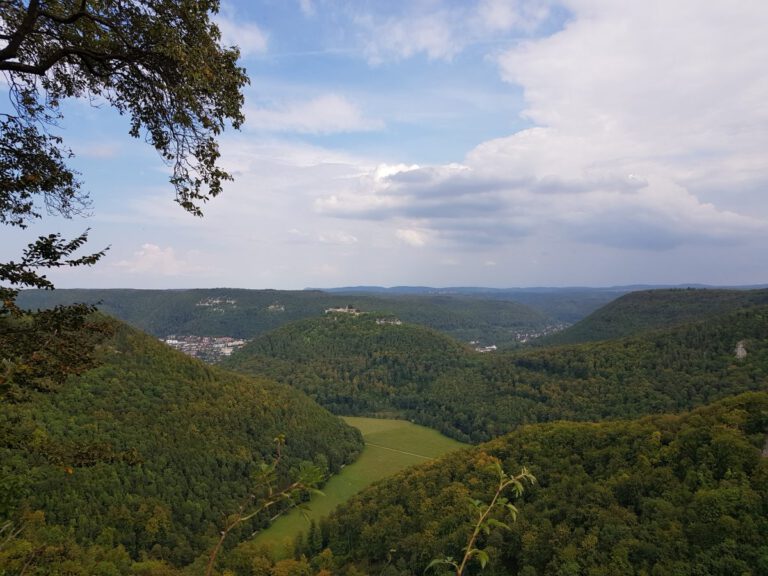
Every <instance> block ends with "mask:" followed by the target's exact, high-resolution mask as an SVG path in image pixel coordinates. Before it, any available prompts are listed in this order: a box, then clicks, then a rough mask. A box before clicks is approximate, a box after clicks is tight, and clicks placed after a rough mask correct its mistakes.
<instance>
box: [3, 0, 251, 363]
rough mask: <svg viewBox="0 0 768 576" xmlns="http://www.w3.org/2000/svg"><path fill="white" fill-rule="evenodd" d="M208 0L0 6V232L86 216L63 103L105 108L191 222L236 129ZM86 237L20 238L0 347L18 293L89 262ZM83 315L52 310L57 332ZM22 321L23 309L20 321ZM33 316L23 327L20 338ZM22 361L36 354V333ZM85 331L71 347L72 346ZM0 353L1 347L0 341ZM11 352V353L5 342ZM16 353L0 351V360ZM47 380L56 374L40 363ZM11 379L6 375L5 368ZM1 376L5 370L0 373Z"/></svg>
mask: <svg viewBox="0 0 768 576" xmlns="http://www.w3.org/2000/svg"><path fill="white" fill-rule="evenodd" d="M218 8H219V2H218V0H130V1H128V0H115V1H106V2H102V1H98V0H6V1H3V2H1V3H0V73H2V75H3V80H4V82H3V84H4V86H6V87H7V93H8V98H9V101H10V106H8V107H7V108H4V109H3V110H2V111H0V225H2V226H10V227H14V228H22V229H23V228H26V227H27V226H28V225H29V224H30V223H31V222H32V221H34V220H37V219H40V218H42V217H43V214H44V213H45V212H47V213H49V214H53V215H60V216H64V217H65V218H71V217H72V216H75V215H79V214H83V213H85V212H87V210H88V208H89V199H88V194H87V193H85V192H84V191H83V190H82V187H81V182H80V180H79V178H78V174H77V173H76V172H75V171H74V170H73V169H72V168H70V166H69V165H68V162H67V161H68V159H69V158H70V157H71V156H72V152H71V150H70V149H69V148H68V147H67V146H66V144H65V142H64V140H63V138H62V136H61V134H60V132H59V130H58V126H57V123H58V121H59V120H60V119H61V118H62V103H63V102H64V101H65V100H67V99H71V98H80V99H88V100H90V101H91V102H92V103H94V104H97V105H98V104H101V103H107V104H109V105H110V106H111V107H113V108H114V109H116V110H117V111H118V112H119V113H120V114H122V115H125V116H127V117H128V118H129V121H130V129H129V133H130V135H131V136H133V137H134V138H139V137H141V138H144V140H146V141H147V142H148V143H149V144H150V145H152V146H153V147H154V148H155V149H156V150H157V151H158V153H159V154H160V156H161V158H162V159H163V161H165V162H166V163H167V164H168V166H169V167H170V169H171V178H170V183H171V185H172V187H173V189H174V190H175V194H176V201H177V202H178V203H179V204H180V205H181V206H182V208H184V209H185V210H187V211H188V212H191V213H193V214H196V215H200V214H201V208H200V205H201V203H203V202H205V201H207V200H208V199H209V198H212V197H214V196H216V195H218V194H219V193H220V192H221V189H222V184H223V182H224V181H226V180H228V179H230V176H229V174H227V172H225V171H224V170H223V169H222V168H221V167H220V165H219V156H220V154H219V147H218V142H217V138H218V136H219V135H220V134H221V132H222V130H223V129H224V128H225V126H226V125H227V124H228V123H231V124H232V125H233V126H234V127H236V128H237V127H239V126H240V124H241V123H242V122H243V115H242V112H241V107H242V103H243V97H242V88H243V86H244V85H245V83H246V82H247V78H246V76H245V71H244V70H243V69H242V68H240V67H239V66H238V65H237V58H238V54H239V53H238V50H237V48H234V47H232V48H227V47H223V46H221V35H220V32H219V30H218V28H217V27H216V25H215V24H214V23H213V21H212V19H211V17H212V15H213V14H215V13H216V12H217V11H218ZM86 238H87V231H86V232H84V233H83V234H82V235H80V236H78V237H76V238H74V239H69V240H68V239H65V238H63V237H62V236H61V235H60V234H58V233H52V234H49V235H46V236H40V237H39V238H37V239H36V240H33V241H32V242H30V243H29V244H28V246H27V248H26V250H25V251H24V253H23V254H22V255H21V257H20V258H19V259H18V260H12V261H9V262H2V263H0V339H2V338H4V337H7V334H9V333H13V331H14V330H15V329H16V328H17V326H15V325H13V324H15V323H17V320H18V318H19V316H20V315H23V314H25V313H23V312H22V311H20V310H19V308H18V307H17V306H16V303H15V300H16V296H17V294H18V289H19V288H24V287H33V288H43V289H50V288H53V285H52V284H51V282H50V280H48V278H47V277H46V275H45V271H46V270H47V269H51V268H56V267H61V266H69V267H72V266H83V265H92V264H94V263H96V262H97V261H98V260H99V259H100V258H101V257H102V256H103V254H104V251H103V250H101V251H97V252H94V253H91V254H86V255H80V256H78V255H76V254H75V252H76V251H77V250H78V249H80V248H81V247H82V245H83V244H84V243H85V241H86ZM91 311H92V309H91V308H89V307H82V306H70V307H60V308H57V309H55V310H54V311H53V312H51V313H49V314H48V315H47V317H46V318H45V320H44V322H45V323H46V324H51V322H52V321H54V320H55V319H57V318H59V319H60V322H61V324H62V328H63V329H65V330H66V329H69V328H71V325H72V319H73V317H74V316H77V315H78V314H79V315H80V316H81V318H82V320H81V321H84V318H85V316H87V314H89V313H90V312H91ZM26 314H27V315H28V314H29V313H26ZM35 322H36V321H35V320H34V319H33V320H29V319H28V318H27V319H26V320H25V323H26V327H25V329H26V330H27V331H28V330H29V328H30V327H31V326H34V324H35ZM39 336H40V337H39V338H38V339H37V341H33V342H31V347H29V348H27V349H25V350H23V351H22V352H21V354H22V359H21V361H20V362H21V364H22V365H23V364H24V363H25V362H24V358H26V357H31V356H34V354H36V353H37V352H39V350H40V348H41V346H42V343H43V341H44V339H45V337H46V335H45V334H42V333H41V334H40V335H39ZM87 342H88V337H87V335H86V337H85V338H83V339H82V340H81V341H80V343H79V344H80V345H81V346H84V345H86V344H87ZM0 345H2V341H0ZM17 348H18V346H17ZM11 353H13V354H18V350H13V351H11V352H10V353H9V351H8V350H7V349H6V348H4V347H0V360H2V361H3V362H5V363H8V362H11V363H14V362H17V359H16V357H15V356H14V357H10V354H11ZM51 368H52V371H51V376H52V377H53V378H60V377H61V376H62V373H61V372H59V373H57V372H56V371H55V367H54V366H51ZM14 371H15V372H18V370H16V369H14ZM7 373H8V370H7V369H6V374H7Z"/></svg>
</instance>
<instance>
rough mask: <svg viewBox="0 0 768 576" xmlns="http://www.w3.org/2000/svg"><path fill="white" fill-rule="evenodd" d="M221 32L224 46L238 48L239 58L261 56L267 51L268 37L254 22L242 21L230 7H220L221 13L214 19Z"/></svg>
mask: <svg viewBox="0 0 768 576" xmlns="http://www.w3.org/2000/svg"><path fill="white" fill-rule="evenodd" d="M214 22H216V25H217V26H218V27H219V30H220V31H221V41H222V43H223V44H224V45H225V46H237V47H238V48H240V56H244V57H245V56H250V55H253V54H263V53H264V52H266V51H267V45H268V43H269V35H268V34H267V33H266V32H265V31H263V30H262V29H261V28H260V27H259V25H258V24H256V23H255V22H247V21H242V20H241V19H240V17H239V16H238V15H237V14H236V13H235V10H234V8H233V7H232V6H230V5H228V4H224V5H222V9H221V12H220V13H219V14H217V15H216V16H215V17H214Z"/></svg>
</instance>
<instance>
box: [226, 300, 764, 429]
mask: <svg viewBox="0 0 768 576" xmlns="http://www.w3.org/2000/svg"><path fill="white" fill-rule="evenodd" d="M375 319H376V317H375V316H367V315H363V316H360V317H351V316H349V317H338V316H328V317H322V318H317V319H315V320H311V321H302V322H300V323H297V324H293V325H290V326H286V327H284V328H282V329H280V330H277V331H275V332H273V333H271V334H269V335H266V336H263V337H261V338H259V339H256V340H255V341H253V342H252V343H251V344H250V345H249V346H247V347H245V348H243V349H242V350H240V351H239V352H238V353H236V354H235V355H233V356H232V358H231V359H230V360H229V361H228V362H227V366H230V367H232V368H235V369H239V370H242V371H245V372H246V373H250V374H257V375H266V376H268V377H271V378H275V379H277V380H279V381H282V382H285V383H287V384H290V385H292V386H294V387H296V388H299V389H301V390H304V391H305V392H307V393H308V394H309V395H310V396H312V397H313V398H315V399H316V400H317V401H318V402H319V403H321V404H323V405H324V406H326V407H328V408H329V409H330V410H332V411H334V412H336V413H339V414H347V415H368V414H375V413H384V414H397V415H399V416H401V417H405V418H408V419H412V420H414V421H416V422H418V423H420V424H424V425H426V426H430V427H433V428H435V429H437V430H440V431H441V432H443V433H445V434H447V435H449V436H452V437H455V438H458V439H460V440H464V441H474V442H478V441H483V440H488V439H490V438H492V437H494V436H498V435H500V434H502V433H505V432H508V431H510V430H512V429H513V428H514V427H515V426H517V425H519V424H524V423H532V422H543V421H550V420H556V419H571V420H602V419H611V418H627V417H636V416H640V415H644V414H652V413H663V412H677V411H681V410H686V409H689V408H692V407H695V406H699V405H702V404H705V403H707V402H711V401H713V400H716V399H719V398H723V397H726V396H729V395H735V394H739V393H741V392H745V391H748V390H764V389H766V387H767V386H768V306H763V307H750V308H746V309H744V310H739V311H737V312H734V313H731V314H727V315H723V316H719V317H716V318H712V319H709V320H707V321H703V322H695V323H690V324H686V325H683V326H678V327H675V328H670V329H665V330H660V331H656V332H653V333H648V334H644V335H641V336H637V337H633V338H625V339H618V340H613V341H605V342H597V343H587V344H579V345H571V346H563V347H558V348H549V349H534V350H528V351H519V352H509V353H494V354H480V353H477V352H474V351H473V350H470V349H468V348H466V347H463V346H461V345H460V344H458V343H456V342H453V341H451V340H450V339H447V338H445V337H444V336H442V335H439V334H436V333H434V332H432V331H429V330H426V329H424V328H421V327H418V326H409V325H407V324H402V325H392V324H377V323H376V321H375ZM739 343H741V347H740V346H739ZM737 348H743V350H744V352H746V355H745V356H744V357H742V358H738V357H737V353H736V350H737Z"/></svg>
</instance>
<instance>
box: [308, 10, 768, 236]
mask: <svg viewBox="0 0 768 576" xmlns="http://www.w3.org/2000/svg"><path fill="white" fill-rule="evenodd" d="M512 6H513V3H511V2H501V1H500V0H499V1H492V0H488V1H487V2H482V3H481V4H480V8H481V13H482V14H484V15H485V17H486V19H487V20H488V22H490V21H492V20H493V19H494V18H495V19H496V22H497V23H498V25H499V28H506V27H508V26H514V25H516V24H515V23H514V18H513V16H514V15H515V14H517V13H514V12H511V11H510V10H511V7H512ZM567 7H568V8H569V9H570V10H571V11H572V18H571V19H570V20H569V21H568V23H567V24H566V26H565V28H564V29H563V30H561V31H559V32H557V33H555V34H553V35H552V36H549V37H546V38H539V39H532V40H528V41H526V42H523V43H520V44H519V45H517V46H516V47H515V48H513V49H511V50H509V51H507V52H506V53H504V54H502V55H501V56H500V57H499V58H498V64H499V69H500V72H501V74H502V76H503V78H504V79H506V80H507V81H509V82H512V83H516V84H519V85H521V86H522V87H523V89H524V91H525V96H526V101H527V110H526V112H525V114H526V115H527V116H528V117H529V118H530V119H531V120H532V121H533V122H535V123H536V124H537V126H536V127H534V128H530V129H526V130H522V131H520V132H518V133H516V134H513V135H511V136H508V137H505V138H497V139H494V140H490V141H487V142H485V143H483V144H481V145H479V146H477V147H476V148H475V149H474V150H472V151H471V152H470V153H469V154H467V156H466V158H465V161H464V163H463V164H450V165H442V166H421V167H409V168H407V169H406V168H405V167H404V166H402V167H395V168H394V169H391V168H390V169H388V170H387V171H384V172H382V171H381V170H380V169H376V170H372V171H371V172H370V173H369V174H368V175H367V176H366V177H364V178H361V180H360V182H361V185H362V189H361V190H347V191H344V192H336V193H334V195H333V197H332V201H330V199H329V198H326V199H321V200H318V201H317V202H318V205H320V206H322V208H323V209H324V210H325V211H326V212H327V213H335V214H337V215H340V216H341V215H343V216H345V217H347V218H350V217H355V216H356V217H359V218H369V219H378V220H386V219H389V220H391V221H392V222H393V223H396V222H398V221H401V220H413V219H417V220H418V221H419V222H420V227H421V228H422V229H424V230H427V231H429V232H431V233H432V234H433V235H434V236H435V237H439V238H442V239H444V240H448V241H450V242H453V243H455V244H458V245H463V246H465V247H468V246H472V245H491V244H501V245H505V244H506V245H508V244H510V243H513V242H519V240H520V238H522V237H540V238H544V237H546V238H549V239H552V238H556V239H559V241H561V242H574V243H578V244H593V245H595V244H596V245H602V246H608V247H615V248H617V249H627V248H630V249H638V250H648V251H659V250H674V249H677V248H679V247H681V246H685V245H699V246H706V245H713V244H715V243H719V244H722V245H727V244H729V243H742V242H750V241H751V242H753V243H754V242H757V239H762V240H764V239H765V238H766V236H768V204H766V202H765V200H764V191H765V189H766V186H768V156H766V155H765V150H766V149H768V77H767V76H766V75H765V73H764V66H765V62H767V61H768V44H766V43H765V42H762V41H761V38H762V37H763V35H764V31H765V29H768V8H767V7H766V5H765V4H764V3H761V2H744V3H740V4H739V6H738V8H735V7H734V6H731V5H725V4H720V3H714V2H710V3H705V4H702V3H700V2H698V1H695V0H680V1H679V2H675V3H673V4H670V3H668V2H662V1H661V0H657V1H655V2H646V3H629V4H627V3H616V2H614V1H613V0H568V2H567ZM487 26H490V24H487ZM737 196H738V202H736V201H734V199H735V198H736V197H737ZM747 206H749V207H750V209H745V207H747ZM737 207H738V208H737ZM401 239H403V238H402V237H401Z"/></svg>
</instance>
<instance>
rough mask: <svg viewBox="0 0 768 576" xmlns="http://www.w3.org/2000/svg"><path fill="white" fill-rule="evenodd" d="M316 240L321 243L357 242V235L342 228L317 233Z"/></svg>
mask: <svg viewBox="0 0 768 576" xmlns="http://www.w3.org/2000/svg"><path fill="white" fill-rule="evenodd" d="M317 241H318V242H321V243H323V244H341V245H345V244H347V245H349V244H357V237H356V236H353V235H352V234H349V233H347V232H344V231H343V230H333V231H331V232H324V233H321V234H318V236H317Z"/></svg>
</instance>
